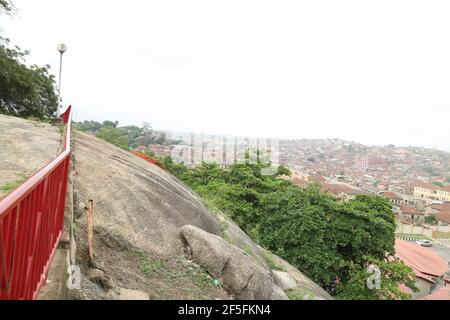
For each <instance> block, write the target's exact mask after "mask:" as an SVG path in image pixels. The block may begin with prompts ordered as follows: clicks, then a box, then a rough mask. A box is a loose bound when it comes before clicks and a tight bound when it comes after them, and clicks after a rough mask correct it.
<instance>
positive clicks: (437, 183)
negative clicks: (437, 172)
mask: <svg viewBox="0 0 450 320" xmlns="http://www.w3.org/2000/svg"><path fill="white" fill-rule="evenodd" d="M433 184H434V185H435V186H438V187H441V188H443V187H444V184H443V183H442V182H440V181H433Z"/></svg>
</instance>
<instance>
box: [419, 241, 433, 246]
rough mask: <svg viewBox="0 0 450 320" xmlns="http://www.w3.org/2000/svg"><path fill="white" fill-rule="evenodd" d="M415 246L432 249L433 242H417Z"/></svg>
mask: <svg viewBox="0 0 450 320" xmlns="http://www.w3.org/2000/svg"><path fill="white" fill-rule="evenodd" d="M416 244H418V245H420V246H422V247H432V246H433V242H431V241H430V240H417V241H416Z"/></svg>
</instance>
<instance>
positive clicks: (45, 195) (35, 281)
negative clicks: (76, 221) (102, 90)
mask: <svg viewBox="0 0 450 320" xmlns="http://www.w3.org/2000/svg"><path fill="white" fill-rule="evenodd" d="M71 110H72V108H71V107H69V108H67V110H66V112H65V113H64V114H62V115H61V118H62V119H63V120H64V123H66V124H67V125H66V131H65V141H64V143H65V148H64V152H62V153H61V154H60V155H59V156H58V157H57V158H56V159H54V160H53V161H51V162H50V163H49V164H48V165H46V166H45V167H44V168H42V169H41V170H40V171H39V172H37V173H36V174H35V175H34V176H32V177H31V178H30V179H28V180H27V181H26V182H25V183H23V184H22V185H21V186H19V187H18V188H17V189H15V190H14V191H13V192H11V193H10V194H9V195H7V196H6V197H5V198H4V199H3V200H1V201H0V300H31V299H36V297H37V295H38V293H39V289H40V288H41V287H42V286H43V285H45V282H46V279H47V275H48V270H49V267H50V262H51V260H52V257H53V255H54V253H55V251H56V248H57V246H58V242H59V240H60V239H61V235H62V232H63V227H64V207H65V203H66V191H67V178H68V171H69V163H70V152H71V149H70V135H71V122H72V111H71Z"/></svg>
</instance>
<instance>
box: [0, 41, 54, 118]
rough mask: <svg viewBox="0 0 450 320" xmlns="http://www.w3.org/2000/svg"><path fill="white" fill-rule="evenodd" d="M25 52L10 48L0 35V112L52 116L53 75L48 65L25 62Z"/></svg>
mask: <svg viewBox="0 0 450 320" xmlns="http://www.w3.org/2000/svg"><path fill="white" fill-rule="evenodd" d="M28 54H29V53H28V52H27V51H22V50H21V49H20V48H19V47H14V48H11V47H10V46H9V40H8V39H4V38H1V37H0V113H2V114H7V115H12V116H18V117H34V118H39V119H44V118H48V117H52V116H53V115H54V113H55V111H56V108H57V106H58V97H57V95H56V92H55V81H54V77H53V75H50V74H49V69H50V67H49V66H43V67H39V66H36V65H32V66H30V67H29V66H27V65H26V64H25V57H26V56H27V55H28Z"/></svg>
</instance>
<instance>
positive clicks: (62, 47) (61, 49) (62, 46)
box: [56, 43, 67, 117]
mask: <svg viewBox="0 0 450 320" xmlns="http://www.w3.org/2000/svg"><path fill="white" fill-rule="evenodd" d="M58 51H59V53H60V59H59V82H58V110H57V111H56V115H57V116H58V117H59V116H60V114H61V109H62V103H61V75H62V61H63V54H64V52H66V51H67V46H66V45H65V44H63V43H60V44H58Z"/></svg>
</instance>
